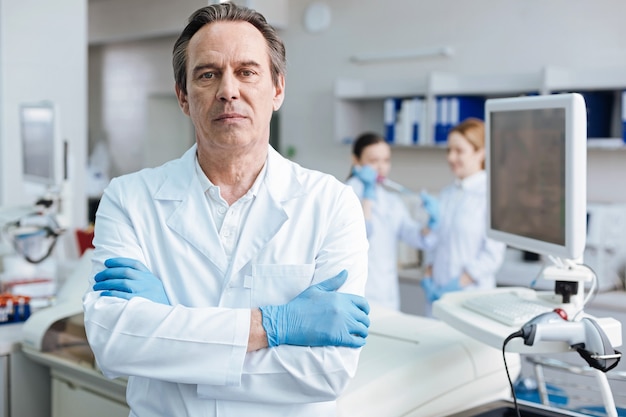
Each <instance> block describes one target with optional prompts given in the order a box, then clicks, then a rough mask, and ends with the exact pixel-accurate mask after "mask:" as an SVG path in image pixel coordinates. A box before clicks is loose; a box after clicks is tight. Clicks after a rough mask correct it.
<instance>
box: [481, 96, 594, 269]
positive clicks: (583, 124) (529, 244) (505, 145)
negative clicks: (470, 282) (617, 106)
mask: <svg viewBox="0 0 626 417" xmlns="http://www.w3.org/2000/svg"><path fill="white" fill-rule="evenodd" d="M485 125H486V131H485V133H486V136H485V140H486V145H485V150H486V155H485V161H486V171H487V176H488V181H487V184H488V185H487V207H488V210H487V213H488V214H487V236H489V237H490V238H493V239H496V240H498V241H501V242H504V243H506V244H507V245H509V246H512V247H515V248H518V249H522V250H526V251H530V252H535V253H538V254H542V255H549V256H553V257H555V258H559V259H570V260H579V259H582V255H583V251H584V248H585V236H586V199H587V187H586V182H587V133H586V131H587V121H586V109H585V101H584V99H583V97H582V96H581V95H580V94H576V93H572V94H555V95H540V96H527V97H515V98H501V99H490V100H487V101H486V103H485Z"/></svg>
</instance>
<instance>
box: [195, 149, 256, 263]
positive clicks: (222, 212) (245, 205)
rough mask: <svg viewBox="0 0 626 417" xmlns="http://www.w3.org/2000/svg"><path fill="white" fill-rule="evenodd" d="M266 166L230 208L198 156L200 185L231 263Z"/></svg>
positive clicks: (197, 171)
mask: <svg viewBox="0 0 626 417" xmlns="http://www.w3.org/2000/svg"><path fill="white" fill-rule="evenodd" d="M266 166H267V163H266V164H265V165H263V169H261V172H260V173H259V175H258V176H257V178H256V180H254V184H252V187H251V188H250V189H249V190H248V192H247V193H246V194H245V195H244V196H243V197H241V198H240V199H239V200H237V201H235V202H234V203H233V204H232V205H231V206H228V203H227V202H226V200H224V199H223V198H222V196H221V194H220V187H218V186H217V185H214V184H213V183H212V182H211V180H209V178H208V177H207V176H206V175H205V174H204V172H203V171H202V168H201V167H200V163H199V162H198V157H197V156H196V175H197V176H198V180H199V181H200V185H201V186H202V189H203V190H204V195H205V197H206V200H207V203H208V205H209V207H210V210H209V213H210V215H211V217H212V219H213V223H214V224H215V227H216V229H217V231H218V232H219V236H220V241H221V242H222V247H223V248H224V252H225V254H226V256H227V257H228V262H229V263H230V260H231V256H232V254H233V252H234V250H235V248H236V247H237V242H238V241H239V237H240V236H241V230H242V228H243V225H244V224H245V223H246V220H247V219H248V214H249V213H250V208H251V207H252V202H253V201H254V198H255V197H256V196H257V194H258V191H259V188H260V187H261V182H262V179H263V178H265V172H266Z"/></svg>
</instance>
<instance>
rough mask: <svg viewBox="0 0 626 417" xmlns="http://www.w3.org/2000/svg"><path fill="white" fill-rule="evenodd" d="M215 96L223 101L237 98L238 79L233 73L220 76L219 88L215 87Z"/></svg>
mask: <svg viewBox="0 0 626 417" xmlns="http://www.w3.org/2000/svg"><path fill="white" fill-rule="evenodd" d="M217 98H218V99H219V100H224V101H230V100H236V99H238V98H239V81H238V80H237V78H236V77H235V76H234V75H232V74H229V75H223V76H222V78H221V79H220V84H219V88H218V89H217Z"/></svg>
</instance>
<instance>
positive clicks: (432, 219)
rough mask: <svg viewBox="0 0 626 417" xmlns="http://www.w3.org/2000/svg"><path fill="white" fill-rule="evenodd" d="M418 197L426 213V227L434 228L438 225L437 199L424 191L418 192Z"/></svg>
mask: <svg viewBox="0 0 626 417" xmlns="http://www.w3.org/2000/svg"><path fill="white" fill-rule="evenodd" d="M420 198H421V199H422V205H423V206H424V209H425V210H426V213H428V228H429V229H431V230H435V229H436V228H437V226H439V217H440V213H439V201H438V200H437V199H436V198H435V197H433V196H432V195H430V194H428V193H427V192H426V191H422V192H421V193H420Z"/></svg>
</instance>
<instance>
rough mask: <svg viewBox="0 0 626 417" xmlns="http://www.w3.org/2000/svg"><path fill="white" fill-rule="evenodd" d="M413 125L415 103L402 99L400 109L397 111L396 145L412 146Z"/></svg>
mask: <svg viewBox="0 0 626 417" xmlns="http://www.w3.org/2000/svg"><path fill="white" fill-rule="evenodd" d="M412 124H413V101H412V100H411V99H402V100H401V101H400V109H399V110H398V111H397V117H396V125H395V131H394V145H410V144H411V130H412Z"/></svg>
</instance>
